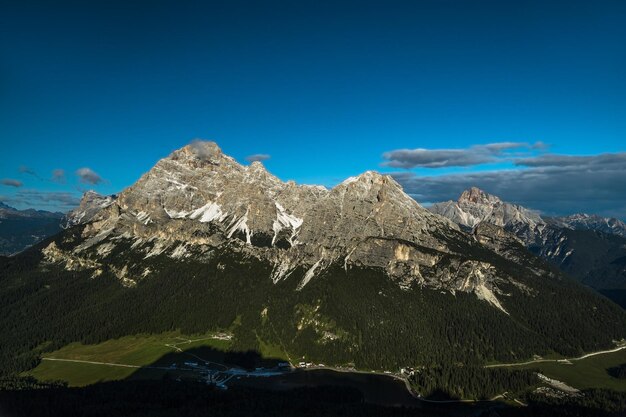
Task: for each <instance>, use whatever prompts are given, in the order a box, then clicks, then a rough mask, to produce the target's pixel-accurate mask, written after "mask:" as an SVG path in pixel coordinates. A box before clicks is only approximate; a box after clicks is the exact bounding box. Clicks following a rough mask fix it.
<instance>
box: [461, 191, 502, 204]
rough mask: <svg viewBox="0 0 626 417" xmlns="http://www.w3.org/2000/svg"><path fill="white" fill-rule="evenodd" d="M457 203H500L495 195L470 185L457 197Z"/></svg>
mask: <svg viewBox="0 0 626 417" xmlns="http://www.w3.org/2000/svg"><path fill="white" fill-rule="evenodd" d="M457 201H458V202H459V203H473V204H493V203H501V202H502V200H500V199H499V198H498V197H496V196H495V195H491V194H488V193H486V192H484V191H483V190H481V189H480V188H477V187H471V188H470V189H469V190H465V191H463V193H462V194H461V196H460V197H459V199H458V200H457Z"/></svg>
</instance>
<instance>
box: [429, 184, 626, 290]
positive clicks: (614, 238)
mask: <svg viewBox="0 0 626 417" xmlns="http://www.w3.org/2000/svg"><path fill="white" fill-rule="evenodd" d="M470 196H472V197H470ZM429 209H430V210H431V211H432V212H434V213H437V214H440V215H442V216H444V217H447V218H449V219H450V220H452V221H454V222H456V223H458V224H459V225H460V226H461V227H465V228H466V229H468V230H469V229H472V228H475V227H477V225H479V224H481V223H482V222H485V223H490V224H494V225H497V226H500V227H503V228H504V229H505V230H507V231H508V232H511V233H512V234H513V235H515V236H516V237H517V238H518V239H520V241H521V242H522V243H523V244H524V245H525V246H526V247H527V248H528V249H529V250H531V251H532V252H533V253H535V254H537V255H539V256H541V257H542V258H544V259H546V260H548V261H550V262H551V263H553V264H554V265H556V266H558V267H559V268H561V269H562V270H563V271H565V272H566V273H569V274H571V275H573V276H574V277H576V278H577V279H579V280H581V281H582V282H583V283H585V284H587V285H590V286H592V287H594V288H597V289H601V290H602V289H626V261H625V259H626V239H624V235H625V233H624V232H625V231H626V225H624V223H623V222H621V221H620V220H618V219H615V218H602V217H600V216H597V215H587V214H574V215H570V216H563V217H545V218H544V217H542V216H540V215H539V214H538V213H536V212H533V211H532V210H529V209H527V208H525V207H523V206H519V205H516V204H512V203H508V202H504V201H502V200H501V199H500V198H499V197H496V196H493V195H491V194H488V193H486V192H484V191H482V190H480V189H478V188H475V187H473V188H471V189H469V190H466V191H464V192H463V193H462V194H461V197H460V198H459V200H458V201H456V202H455V201H447V202H442V203H436V204H433V205H432V206H431V207H429Z"/></svg>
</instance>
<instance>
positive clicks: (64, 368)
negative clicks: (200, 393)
mask: <svg viewBox="0 0 626 417" xmlns="http://www.w3.org/2000/svg"><path fill="white" fill-rule="evenodd" d="M230 343H231V342H230V341H229V340H222V339H217V338H215V337H214V335H212V334H204V335H193V336H187V335H181V334H180V333H175V332H172V333H162V334H158V335H137V336H126V337H122V338H120V339H113V340H107V341H106V342H103V343H99V344H97V345H83V344H80V343H72V344H69V345H67V346H64V347H63V348H61V349H59V350H56V351H54V352H50V353H47V354H44V355H43V357H45V358H54V359H72V360H81V361H93V362H105V363H113V364H124V365H135V366H140V367H146V366H156V367H158V366H168V365H170V364H171V363H172V362H173V361H174V362H183V361H184V360H194V358H193V357H191V356H186V355H185V353H184V351H189V350H192V349H194V350H197V349H199V348H211V349H214V350H217V351H226V350H228V348H229V347H230ZM168 345H169V346H168ZM176 348H179V349H181V350H182V351H183V353H180V354H178V355H175V356H173V355H172V354H174V353H176V352H177V350H176ZM172 358H174V359H172ZM164 373H165V371H163V370H159V369H146V368H125V367H118V366H110V365H100V364H89V363H77V362H59V361H50V360H42V362H41V363H40V364H39V366H37V367H36V368H35V369H32V370H31V371H29V372H27V373H26V374H27V375H31V376H33V377H35V378H37V379H38V380H41V381H48V380H63V381H67V382H68V384H69V385H70V386H84V385H89V384H93V383H96V382H102V381H111V380H118V379H125V378H154V377H161V376H163V374H164Z"/></svg>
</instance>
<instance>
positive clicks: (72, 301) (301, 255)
mask: <svg viewBox="0 0 626 417" xmlns="http://www.w3.org/2000/svg"><path fill="white" fill-rule="evenodd" d="M456 204H457V205H455V204H447V205H446V209H445V210H443V212H444V214H445V213H453V214H454V216H451V215H450V217H451V219H449V218H446V217H444V216H441V215H438V214H435V213H433V212H431V211H429V210H427V209H426V208H424V207H422V206H421V205H419V204H418V203H416V202H415V200H413V199H412V198H411V197H409V196H408V195H407V194H406V193H404V191H403V190H402V187H401V186H400V185H399V184H398V183H397V182H396V181H395V180H394V179H393V178H392V177H390V176H385V175H381V174H379V173H376V172H372V171H368V172H365V173H363V174H361V175H359V176H357V177H352V178H348V179H346V180H345V181H343V182H342V183H340V184H338V185H337V186H335V187H334V188H332V189H327V188H325V187H321V186H306V185H297V184H295V183H294V182H291V181H289V182H283V181H281V180H279V179H278V178H277V177H275V176H273V175H272V174H271V173H269V172H268V171H267V170H266V169H265V168H264V166H263V165H262V164H261V163H259V162H254V163H252V164H250V165H248V166H244V165H241V164H239V163H237V162H236V161H235V160H234V159H233V158H231V157H229V156H228V155H225V154H224V153H223V152H222V151H221V149H220V148H219V147H218V146H217V145H216V144H214V143H209V142H201V143H194V144H193V145H190V146H186V147H184V148H182V149H179V150H177V151H175V152H173V153H172V154H171V155H169V156H168V157H166V158H163V159H161V160H160V161H158V162H157V163H156V165H155V166H154V167H153V168H152V169H151V170H150V171H148V172H147V173H146V174H144V175H143V176H142V177H141V178H139V180H138V181H137V182H136V183H135V184H133V185H132V186H130V187H128V188H127V189H125V190H123V191H122V192H121V193H120V194H119V195H117V196H111V197H100V196H97V195H95V194H88V195H86V196H85V198H84V199H83V202H82V203H81V206H80V207H79V208H77V209H76V210H74V211H73V212H72V213H70V214H69V215H68V216H67V217H66V219H65V220H64V225H65V226H67V227H68V228H67V229H65V230H64V231H63V232H61V233H59V234H57V235H55V236H54V237H52V238H49V239H47V240H46V241H44V242H41V243H39V244H37V245H36V246H34V247H32V248H31V249H29V250H26V251H24V252H23V253H21V254H20V255H18V256H15V257H11V258H8V259H4V260H0V261H1V264H0V297H1V299H3V300H5V302H4V303H3V305H2V306H1V307H0V328H13V329H15V331H14V332H12V334H11V337H10V338H3V339H2V340H0V342H1V343H0V346H1V348H0V365H3V366H0V369H2V368H4V369H11V370H13V371H14V372H18V371H21V370H24V369H27V368H28V367H29V366H32V364H33V363H34V361H35V360H36V357H37V355H38V351H36V350H32V347H33V346H42V345H43V344H44V342H45V343H46V346H52V347H54V346H56V347H59V346H63V345H65V344H67V343H71V342H73V341H83V342H86V343H94V342H98V341H103V340H107V339H110V338H115V337H120V336H123V335H129V334H138V333H143V332H161V331H170V330H173V329H181V331H184V332H186V333H187V334H193V333H201V332H206V331H208V330H220V331H228V332H231V333H232V335H233V346H234V348H236V349H239V350H258V349H259V346H260V345H261V344H262V345H264V346H274V347H275V348H276V349H280V350H281V351H283V352H285V354H286V355H287V357H289V358H292V359H294V360H295V359H296V358H298V359H299V360H302V359H306V360H311V361H314V362H316V363H326V364H346V365H347V364H350V365H351V366H356V367H357V368H365V369H398V368H399V367H400V366H405V365H406V366H413V365H416V364H425V363H456V362H461V363H484V362H485V361H492V360H506V361H512V360H521V359H527V358H531V357H532V356H533V355H535V354H538V355H544V354H550V353H560V354H563V355H573V354H579V353H582V352H588V351H592V350H595V349H599V348H605V347H610V346H613V341H614V340H620V339H622V338H624V337H625V336H626V312H625V311H624V310H623V309H621V308H619V307H618V306H616V305H615V304H614V303H612V302H610V301H609V300H607V299H606V298H604V297H602V296H600V295H598V294H597V293H595V292H594V291H591V290H590V289H588V288H586V287H584V286H582V285H580V283H578V282H576V281H575V280H573V279H571V278H569V277H568V276H566V275H564V274H563V273H561V272H560V271H559V270H558V269H557V268H554V267H553V266H552V265H550V264H549V263H548V262H546V261H545V260H544V259H542V258H540V257H537V256H535V255H533V253H531V252H530V251H529V250H527V249H526V247H525V245H526V246H529V244H530V242H537V238H538V236H545V235H543V234H540V233H539V232H537V230H539V229H541V230H543V229H547V228H549V227H550V226H549V225H548V224H547V223H546V222H545V221H544V220H543V219H542V218H541V217H540V216H538V215H536V214H535V213H532V212H531V211H529V210H525V209H523V208H520V207H517V206H516V207H514V206H511V205H506V204H505V203H502V202H499V200H498V199H496V198H495V197H493V196H489V195H487V194H485V193H482V192H480V191H479V190H476V189H473V190H470V191H468V192H467V193H464V195H463V197H462V199H461V200H460V201H459V202H457V203H456ZM489 207H491V209H489V210H491V211H490V214H486V213H487V211H488V210H485V212H483V211H482V209H483V208H489ZM496 208H497V209H496ZM455 216H458V218H457V217H455ZM484 216H487V218H489V219H492V221H491V222H487V221H484V219H483V217H484ZM459 219H462V220H463V224H464V225H465V226H467V227H460V226H459V225H458V224H457V221H458V220H459ZM508 224H512V225H515V227H514V228H510V227H507V225H508ZM500 226H504V227H500ZM470 227H471V230H470V229H469V228H470ZM507 228H508V229H509V230H510V231H507ZM558 230H560V231H562V230H569V229H558ZM511 232H513V233H511ZM573 232H578V231H573ZM586 232H587V233H591V234H595V233H600V232H589V231H586ZM538 233H539V234H538ZM603 236H604V234H603ZM615 238H616V239H621V238H619V237H617V236H615ZM550 239H552V238H551V237H550ZM557 241H558V240H557ZM550 242H552V240H550ZM554 250H556V248H555V249H554ZM561 250H565V251H566V252H567V250H568V249H567V248H563V247H562V248H561ZM564 256H566V255H564ZM567 256H571V254H570V255H567ZM548 257H549V256H548ZM15 323H20V327H19V328H16V327H15ZM4 326H6V327H4ZM26 329H27V330H26ZM4 365H6V366H4Z"/></svg>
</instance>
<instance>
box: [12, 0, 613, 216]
mask: <svg viewBox="0 0 626 417" xmlns="http://www.w3.org/2000/svg"><path fill="white" fill-rule="evenodd" d="M0 19H1V20H2V26H3V28H4V31H3V32H4V33H3V36H2V38H1V39H0V56H2V67H1V68H2V70H1V71H0V77H2V78H1V80H2V90H0V91H2V92H1V93H0V98H1V99H0V138H2V149H3V152H2V158H1V159H0V201H3V202H5V203H7V204H9V205H12V206H15V207H18V208H27V207H34V208H40V209H48V210H55V211H56V210H59V211H67V210H68V209H70V208H72V207H74V206H75V205H76V204H77V202H78V199H79V198H80V195H81V193H82V192H83V191H84V190H86V189H95V190H96V191H98V192H100V193H102V194H111V193H116V192H119V191H120V190H122V189H123V188H125V187H127V186H129V185H131V184H132V183H133V182H134V181H136V180H137V179H138V178H139V176H140V175H141V174H142V173H144V172H146V171H147V170H149V169H150V168H151V167H152V166H153V165H154V163H155V162H156V161H157V160H158V159H160V158H162V157H165V156H167V155H168V154H169V153H170V152H171V151H173V150H174V149H177V148H180V147H182V146H184V145H185V144H186V143H189V142H190V141H191V140H192V139H194V138H203V139H207V140H214V141H216V142H217V143H218V144H219V146H220V147H221V148H222V149H223V150H224V152H225V153H227V154H229V155H232V156H233V157H235V158H236V159H237V160H238V161H240V162H242V163H249V162H251V161H255V160H258V161H262V162H263V163H264V164H265V165H266V166H267V168H268V170H269V171H271V172H272V173H274V174H275V175H277V176H278V177H280V178H281V179H283V180H288V179H293V180H296V181H297V182H300V183H319V184H322V185H326V186H333V185H334V184H336V183H338V182H340V181H342V180H343V179H345V178H346V177H348V176H353V175H357V174H359V173H361V172H363V171H366V170H372V169H374V170H379V171H381V172H384V173H389V174H392V175H393V176H394V177H395V178H396V179H397V180H398V181H399V182H400V183H401V184H402V185H403V186H404V188H405V190H406V191H407V192H408V193H409V194H410V195H412V196H413V197H414V198H415V199H416V200H417V201H419V202H420V203H431V202H436V201H442V200H448V199H456V198H457V197H458V195H459V194H460V193H461V192H462V191H463V190H464V189H466V188H469V187H470V186H478V187H480V188H482V189H484V190H486V191H487V192H490V193H492V194H495V195H498V196H500V197H501V198H503V199H504V200H508V201H512V202H515V203H519V204H522V205H524V206H527V207H529V208H533V209H537V210H541V211H542V212H544V213H547V214H571V213H575V212H589V213H597V214H601V215H606V216H615V217H618V218H622V219H624V218H626V193H624V190H626V152H625V151H626V149H624V143H626V142H625V141H624V139H625V138H626V117H625V116H626V42H625V40H626V3H624V2H621V1H608V0H607V1H597V2H585V1H567V2H566V1H543V2H539V1H537V2H535V1H526V2H498V1H475V2H467V1H460V0H458V1H435V0H432V1H412V2H408V1H391V2H382V1H376V2H371V1H359V2H356V1H333V2H326V1H321V2H320V1H315V2H313V1H311V2H309V1H305V2H249V1H228V2H215V1H214V2H206V3H203V4H199V3H193V2H185V3H184V4H182V5H181V4H180V3H178V2H172V1H156V2H150V3H147V2H141V1H139V2H134V3H132V4H129V2H122V1H109V2H103V1H102V2H101V1H95V2H87V3H84V2H71V1H61V2H55V3H54V4H50V3H46V2H37V1H32V2H29V1H25V2H15V4H12V5H5V6H3V13H2V17H0Z"/></svg>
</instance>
